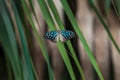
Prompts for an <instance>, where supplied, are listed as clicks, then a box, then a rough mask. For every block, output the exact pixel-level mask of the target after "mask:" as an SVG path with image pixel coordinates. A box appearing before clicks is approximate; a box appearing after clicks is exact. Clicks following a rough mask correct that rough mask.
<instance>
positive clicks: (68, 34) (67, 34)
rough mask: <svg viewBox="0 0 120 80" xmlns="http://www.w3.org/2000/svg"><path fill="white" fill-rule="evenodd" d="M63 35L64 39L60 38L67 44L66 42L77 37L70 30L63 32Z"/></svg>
mask: <svg viewBox="0 0 120 80" xmlns="http://www.w3.org/2000/svg"><path fill="white" fill-rule="evenodd" d="M61 35H62V37H60V38H62V39H61V40H62V42H65V41H67V40H69V39H71V38H73V37H74V36H75V33H74V32H72V31H70V30H62V31H61Z"/></svg>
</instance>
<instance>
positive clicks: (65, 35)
mask: <svg viewBox="0 0 120 80" xmlns="http://www.w3.org/2000/svg"><path fill="white" fill-rule="evenodd" d="M74 36H75V33H74V32H72V31H70V30H62V31H60V30H58V31H57V30H55V31H50V32H46V33H45V35H44V37H45V38H46V39H49V40H51V41H53V42H57V41H61V42H65V41H67V40H69V39H71V38H73V37H74Z"/></svg>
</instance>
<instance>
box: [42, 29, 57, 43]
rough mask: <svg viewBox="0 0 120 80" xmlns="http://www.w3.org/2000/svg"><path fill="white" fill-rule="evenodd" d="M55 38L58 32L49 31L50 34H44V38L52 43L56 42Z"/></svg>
mask: <svg viewBox="0 0 120 80" xmlns="http://www.w3.org/2000/svg"><path fill="white" fill-rule="evenodd" d="M57 36H58V32H57V31H50V32H46V33H45V35H44V37H45V38H46V39H49V40H51V41H53V42H57Z"/></svg>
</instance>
